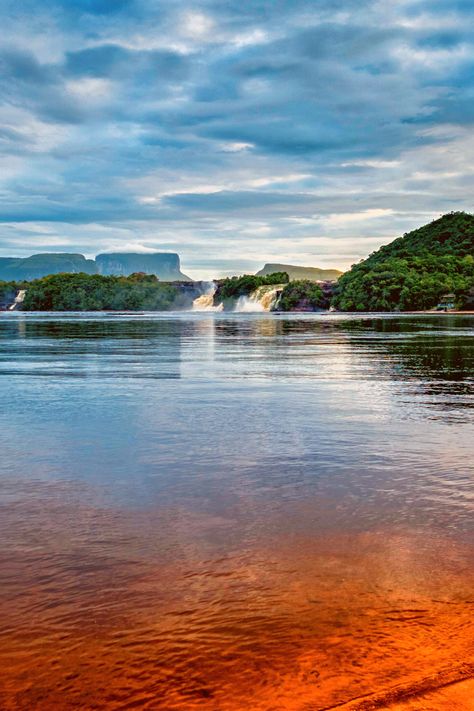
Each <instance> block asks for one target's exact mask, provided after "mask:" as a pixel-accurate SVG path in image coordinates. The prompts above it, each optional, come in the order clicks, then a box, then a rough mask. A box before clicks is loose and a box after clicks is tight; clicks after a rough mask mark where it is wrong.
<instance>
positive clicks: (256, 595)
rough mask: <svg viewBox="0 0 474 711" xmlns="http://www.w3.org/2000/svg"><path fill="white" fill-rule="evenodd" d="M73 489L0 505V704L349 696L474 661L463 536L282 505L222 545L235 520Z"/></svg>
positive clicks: (105, 705) (262, 710)
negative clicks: (242, 542) (121, 502)
mask: <svg viewBox="0 0 474 711" xmlns="http://www.w3.org/2000/svg"><path fill="white" fill-rule="evenodd" d="M78 499H79V500H80V499H81V495H80V493H79V495H77V493H76V492H74V491H72V492H70V493H69V494H68V495H67V496H64V492H63V494H62V496H61V498H60V499H59V498H57V497H56V493H55V492H53V491H51V492H49V491H48V487H46V488H45V490H44V491H42V492H41V494H40V495H37V496H36V497H32V498H31V497H27V496H25V498H24V499H21V498H20V499H17V500H16V501H14V502H13V503H12V502H10V503H9V505H8V506H5V507H4V508H3V511H2V518H1V521H2V523H1V529H2V531H1V532H2V540H3V541H4V547H3V550H2V561H1V565H2V577H3V579H4V581H5V583H4V586H3V588H2V595H1V619H2V645H1V649H0V681H1V687H0V688H1V696H0V701H1V703H0V706H1V708H2V709H5V711H9V710H11V709H25V710H26V709H40V710H43V709H44V710H45V711H46V710H47V709H65V710H66V709H131V708H144V709H170V710H171V709H201V708H202V709H210V710H214V709H216V710H217V709H219V710H221V709H222V710H223V711H237V709H238V710H241V709H255V711H276V710H277V709H282V710H283V709H285V710H288V711H297V710H298V711H303V710H304V711H308V710H309V709H315V710H316V709H326V708H331V707H333V706H337V705H339V704H343V703H348V702H351V705H350V707H352V705H353V704H356V703H357V704H359V703H362V702H364V703H366V704H367V703H368V700H367V698H368V697H370V698H373V695H374V694H375V695H377V694H381V695H382V696H381V697H380V698H382V697H383V694H386V692H387V690H390V689H395V688H398V686H400V685H403V687H404V688H405V689H406V688H408V689H409V688H410V687H411V686H413V687H414V688H416V685H417V684H418V682H419V681H420V680H421V679H424V678H428V677H432V676H433V675H434V674H435V673H436V672H438V671H443V672H444V673H448V675H450V678H451V679H456V676H457V675H458V676H459V677H460V678H462V676H463V669H462V665H463V664H464V665H466V663H468V662H474V648H473V640H474V621H473V614H472V613H473V607H474V594H473V590H474V575H473V572H472V571H473V566H472V562H473V561H472V547H471V546H470V545H469V544H468V543H467V542H464V543H462V542H459V541H458V542H454V541H453V540H450V538H449V536H447V535H444V534H442V533H440V532H437V533H436V534H435V533H433V532H431V534H430V535H427V533H426V531H420V530H416V529H414V528H407V529H405V530H400V528H399V527H398V528H397V530H396V531H395V530H391V529H390V527H381V526H380V525H378V526H376V527H374V530H372V531H370V532H364V533H357V532H353V533H344V534H340V533H339V534H338V533H335V532H334V531H331V530H330V527H328V528H327V530H326V531H322V532H320V534H319V535H317V536H314V535H309V533H306V532H305V531H301V532H298V533H295V532H294V531H293V532H291V531H285V529H284V527H283V526H282V528H281V533H280V535H277V534H276V533H275V531H277V530H278V528H279V524H280V523H282V521H283V518H285V517H286V516H288V515H290V514H292V515H293V517H295V515H297V514H296V511H295V510H293V511H290V509H291V506H290V507H289V509H288V510H287V511H286V513H285V514H281V512H280V513H279V514H278V516H277V520H276V521H275V522H274V524H275V526H272V525H269V535H268V537H267V538H265V537H261V536H259V538H258V544H257V542H256V543H255V545H254V546H253V547H251V548H247V549H241V550H240V549H239V548H238V547H236V548H232V546H227V548H226V550H221V551H220V555H219V556H218V555H216V554H215V552H216V551H217V550H219V547H220V537H221V535H222V534H223V532H226V536H228V535H229V530H228V529H229V525H230V524H229V521H228V520H224V519H221V518H219V517H217V516H212V515H203V514H199V515H198V514H193V513H192V512H191V511H184V510H174V511H173V510H168V509H163V510H160V511H158V510H151V511H150V510H148V511H141V512H139V511H132V512H131V511H127V512H125V511H119V510H112V509H110V508H105V507H104V508H100V507H99V506H96V507H92V506H89V505H87V504H86V503H85V502H84V501H82V502H80V501H78ZM313 505H314V514H315V517H316V518H317V519H318V517H319V516H321V517H322V516H323V508H324V507H323V506H322V505H321V502H319V503H318V502H317V501H314V502H313ZM318 507H320V508H318ZM280 515H283V518H282V521H280V519H279V516H280ZM234 523H235V521H234ZM318 525H319V524H318ZM10 546H13V547H14V550H13V549H12V548H11V547H10ZM12 554H14V555H12ZM39 558H40V559H41V565H40V566H38V564H37V561H38V559H39ZM464 671H465V667H464ZM464 676H465V675H464ZM433 684H434V685H436V681H434V682H433ZM459 688H461V687H459ZM425 691H426V689H425ZM366 697H367V698H366ZM384 698H385V697H384ZM387 698H388V697H387ZM364 699H365V701H364ZM369 700H370V699H369ZM371 703H372V702H371ZM400 703H401V702H400ZM410 703H415V701H412V702H410ZM416 703H417V702H416ZM420 703H421V702H420ZM433 703H434V702H433ZM385 706H386V704H384V705H383V706H382V707H385ZM357 707H358V706H357ZM376 707H380V705H379V706H370V707H369V706H364V708H376ZM347 708H349V706H348V707H347ZM354 708H356V706H354ZM361 708H362V707H361ZM396 708H398V706H397V707H396ZM410 708H417V706H416V705H415V706H410ZM419 708H425V707H423V706H420V707H419ZM427 708H438V707H437V706H436V705H435V706H429V707H427ZM453 708H455V707H453Z"/></svg>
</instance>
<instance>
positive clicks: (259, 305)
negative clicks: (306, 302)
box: [234, 284, 284, 313]
mask: <svg viewBox="0 0 474 711" xmlns="http://www.w3.org/2000/svg"><path fill="white" fill-rule="evenodd" d="M283 287H284V285H282V284H276V285H272V284H266V285H264V286H259V287H258V288H257V289H255V290H254V291H252V293H251V294H250V296H240V297H239V298H238V299H237V302H236V304H235V308H234V311H237V312H238V313H253V312H256V311H257V312H258V311H271V309H272V307H273V306H274V305H275V304H276V302H277V300H278V297H279V295H280V293H281V290H282V289H283Z"/></svg>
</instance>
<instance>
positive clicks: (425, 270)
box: [332, 212, 474, 311]
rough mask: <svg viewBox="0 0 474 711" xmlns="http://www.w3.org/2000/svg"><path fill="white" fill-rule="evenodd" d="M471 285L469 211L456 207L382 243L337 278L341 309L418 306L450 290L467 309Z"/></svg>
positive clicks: (473, 263)
mask: <svg viewBox="0 0 474 711" xmlns="http://www.w3.org/2000/svg"><path fill="white" fill-rule="evenodd" d="M473 288H474V215H470V214H467V213H465V212H456V213H450V214H448V215H444V216H443V217H441V218H440V219H439V220H435V221H434V222H432V223H430V224H429V225H425V226H424V227H421V228H420V229H417V230H414V231H413V232H410V233H408V234H406V235H404V236H403V237H400V238H399V239H396V240H394V241H393V242H391V243H390V244H388V245H386V246H384V247H381V248H380V249H379V250H378V251H377V252H374V253H373V254H371V255H370V257H368V258H367V259H365V260H364V261H362V262H360V263H359V264H356V265H354V266H353V267H352V268H351V270H350V271H348V272H346V273H345V274H343V276H342V277H341V278H340V279H339V281H338V283H337V285H336V287H335V293H334V296H333V299H332V304H333V306H335V307H336V308H337V309H339V310H341V311H419V310H425V309H432V308H436V305H437V304H438V302H439V301H440V300H441V298H442V296H443V295H444V294H447V293H452V294H454V300H455V305H456V307H458V308H467V307H468V305H469V304H470V300H471V299H472V297H471V296H470V293H471V290H472V289H473Z"/></svg>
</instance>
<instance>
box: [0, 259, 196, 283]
mask: <svg viewBox="0 0 474 711" xmlns="http://www.w3.org/2000/svg"><path fill="white" fill-rule="evenodd" d="M134 272H143V273H145V274H155V275H156V276H157V277H158V279H159V280H160V281H191V280H190V278H189V277H188V276H186V274H183V273H182V271H181V267H180V261H179V256H178V255H177V254H174V253H167V252H153V253H149V254H135V253H133V252H116V253H111V254H99V255H98V256H97V257H96V259H95V261H94V260H93V259H86V258H85V257H84V255H82V254H69V253H63V252H58V253H44V254H33V255H32V256H31V257H24V258H21V257H18V258H17V257H1V258H0V281H16V282H22V281H33V280H34V279H41V278H42V277H45V276H50V275H51V274H81V273H82V274H104V275H119V276H129V275H130V274H133V273H134Z"/></svg>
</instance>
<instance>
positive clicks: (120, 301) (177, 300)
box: [22, 273, 189, 311]
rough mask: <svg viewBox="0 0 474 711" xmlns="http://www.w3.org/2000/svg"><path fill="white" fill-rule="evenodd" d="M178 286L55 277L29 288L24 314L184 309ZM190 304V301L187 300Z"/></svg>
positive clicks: (148, 278)
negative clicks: (32, 312)
mask: <svg viewBox="0 0 474 711" xmlns="http://www.w3.org/2000/svg"><path fill="white" fill-rule="evenodd" d="M184 300H185V297H184V295H183V294H181V292H180V290H179V289H178V287H177V286H175V285H174V284H170V283H161V282H159V281H158V279H157V278H156V276H154V275H152V274H141V273H139V274H131V275H130V276H128V277H119V276H101V275H99V274H54V275H51V276H48V277H43V278H42V279H37V280H35V281H32V282H30V283H29V284H28V285H27V289H26V295H25V300H24V302H23V304H22V309H23V310H25V311H167V310H169V309H172V308H181V307H182V305H183V304H184ZM188 301H189V299H188Z"/></svg>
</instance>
